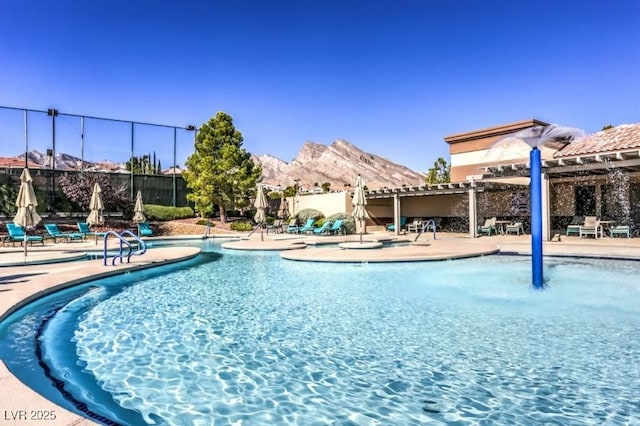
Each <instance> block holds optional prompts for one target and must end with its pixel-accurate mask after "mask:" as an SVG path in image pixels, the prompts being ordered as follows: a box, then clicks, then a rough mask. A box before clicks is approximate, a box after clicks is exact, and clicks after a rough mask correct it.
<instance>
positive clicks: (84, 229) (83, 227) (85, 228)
mask: <svg viewBox="0 0 640 426" xmlns="http://www.w3.org/2000/svg"><path fill="white" fill-rule="evenodd" d="M77 225H78V231H79V232H80V233H81V234H82V235H83V236H84V238H87V235H93V236H95V237H96V241H98V237H104V236H105V235H107V233H106V232H98V231H92V230H91V228H89V224H88V223H86V222H78V223H77Z"/></svg>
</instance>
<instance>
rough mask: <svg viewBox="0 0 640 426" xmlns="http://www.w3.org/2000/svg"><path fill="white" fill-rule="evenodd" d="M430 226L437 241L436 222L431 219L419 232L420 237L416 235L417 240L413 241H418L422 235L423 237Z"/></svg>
mask: <svg viewBox="0 0 640 426" xmlns="http://www.w3.org/2000/svg"><path fill="white" fill-rule="evenodd" d="M429 225H431V226H432V227H433V239H434V240H435V239H436V221H435V220H434V219H429V220H427V221H426V222H424V223H423V224H422V229H421V230H420V232H418V235H416V238H415V239H414V240H413V241H418V238H420V235H422V234H423V233H424V232H425V231H426V230H427V229H429Z"/></svg>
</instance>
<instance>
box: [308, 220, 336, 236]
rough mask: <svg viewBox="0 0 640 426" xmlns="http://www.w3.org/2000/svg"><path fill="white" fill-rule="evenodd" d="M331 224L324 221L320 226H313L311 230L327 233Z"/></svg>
mask: <svg viewBox="0 0 640 426" xmlns="http://www.w3.org/2000/svg"><path fill="white" fill-rule="evenodd" d="M331 225H333V224H332V223H331V221H329V220H328V221H326V222H325V223H323V224H322V226H321V227H320V228H315V229H314V230H313V233H314V234H329V230H330V229H331Z"/></svg>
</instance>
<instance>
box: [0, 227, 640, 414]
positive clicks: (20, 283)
mask: <svg viewBox="0 0 640 426" xmlns="http://www.w3.org/2000/svg"><path fill="white" fill-rule="evenodd" d="M234 237H237V235H235V236H234ZM183 238H185V239H193V238H194V236H184V237H183ZM196 238H198V237H196ZM223 238H224V237H223ZM173 239H177V240H179V239H181V237H174V238H173ZM414 239H415V234H410V235H400V236H394V235H390V234H389V233H387V232H380V233H372V234H367V235H364V236H363V240H364V241H368V242H384V243H391V242H393V243H395V245H389V244H383V247H382V248H374V249H341V248H339V247H338V243H341V242H357V241H359V236H357V235H351V236H347V237H344V236H303V235H287V234H269V235H266V234H265V233H263V234H262V235H261V234H253V235H251V236H248V235H245V236H244V237H243V239H241V240H239V241H234V242H227V243H224V244H223V247H225V248H229V249H236V250H279V251H281V256H282V257H283V258H286V259H292V260H300V261H301V260H304V261H328V262H389V261H391V262H393V261H402V262H407V261H433V260H440V259H452V258H460V257H469V256H481V255H489V254H492V253H498V252H500V253H513V254H521V255H530V253H531V237H530V236H528V235H521V236H514V235H509V236H502V235H499V236H492V237H481V238H476V239H470V238H469V237H468V236H466V235H465V234H451V233H438V234H437V237H436V239H435V240H433V238H432V235H430V236H427V235H423V236H421V237H420V238H419V239H418V241H414ZM150 241H153V239H150ZM100 248H101V246H100V244H98V245H96V244H95V242H94V241H83V242H71V243H58V244H51V243H49V244H46V245H45V246H33V247H29V248H28V254H27V258H26V260H27V263H26V265H25V263H24V262H25V257H24V251H23V249H22V248H21V247H15V248H13V247H3V248H1V249H0V292H1V294H2V296H1V297H0V319H2V318H4V317H5V316H6V315H7V314H8V313H10V312H12V311H13V310H15V309H16V308H17V307H19V306H21V305H23V304H25V303H28V301H31V300H34V299H36V298H38V297H41V296H42V295H44V294H47V293H50V292H52V291H55V290H57V289H61V288H64V287H68V286H72V285H75V284H77V283H79V282H84V281H86V280H88V279H95V278H100V277H104V276H107V275H113V274H119V273H122V272H125V271H130V270H135V269H141V268H148V267H152V266H156V265H161V264H165V263H168V262H175V261H179V260H183V259H188V258H191V257H194V256H196V255H197V254H198V252H199V249H197V248H193V247H184V246H180V245H176V246H172V247H160V248H154V249H152V250H149V251H148V252H147V253H146V254H145V255H143V256H135V257H133V258H132V259H131V263H130V264H119V265H117V266H107V267H105V266H103V261H102V259H98V260H85V259H86V256H85V255H86V253H88V252H93V251H100ZM113 248H115V246H113ZM543 251H544V254H545V255H547V256H550V255H553V256H585V257H600V258H616V259H633V260H640V239H638V238H635V239H626V238H616V239H613V238H601V239H598V240H595V239H593V238H590V239H580V238H579V237H564V236H563V237H562V238H561V241H560V242H545V243H544V249H543ZM77 259H83V260H77ZM0 389H2V391H1V392H0V406H1V407H3V410H4V417H0V426H2V425H13V424H16V425H18V424H20V425H24V424H28V423H29V422H26V421H25V420H23V419H22V418H21V417H20V416H22V415H26V416H30V413H35V412H50V413H54V414H55V417H56V418H55V420H53V421H50V422H46V423H48V424H55V425H89V424H93V423H92V422H91V421H90V420H87V419H84V418H82V417H79V416H78V415H76V414H74V413H71V412H69V411H67V410H65V409H62V408H60V407H58V406H56V405H55V404H53V403H52V402H50V401H48V400H46V399H44V398H43V397H42V396H40V395H39V394H37V393H36V392H34V391H33V390H31V389H30V388H28V387H26V386H25V385H24V384H22V383H21V382H20V381H19V380H18V379H17V378H15V377H14V376H13V375H11V373H10V372H9V371H8V370H7V368H6V366H5V365H4V364H3V363H1V362H0ZM13 415H15V416H16V418H15V419H12V418H11V417H12V416H13ZM42 423H45V422H44V421H43V422H42Z"/></svg>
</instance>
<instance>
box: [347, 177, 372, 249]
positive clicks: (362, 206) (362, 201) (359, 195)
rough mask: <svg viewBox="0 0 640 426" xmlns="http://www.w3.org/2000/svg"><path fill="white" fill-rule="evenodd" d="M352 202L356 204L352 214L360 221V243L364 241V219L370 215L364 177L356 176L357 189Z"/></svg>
mask: <svg viewBox="0 0 640 426" xmlns="http://www.w3.org/2000/svg"><path fill="white" fill-rule="evenodd" d="M352 204H353V206H354V209H353V213H351V216H353V218H354V219H355V220H357V221H358V224H359V226H358V228H359V229H360V243H362V230H363V228H364V220H365V219H366V218H368V217H369V214H368V213H367V208H366V205H367V198H366V197H365V195H364V182H363V181H362V177H361V176H360V175H358V177H357V178H356V185H355V190H354V192H353V201H352Z"/></svg>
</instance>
